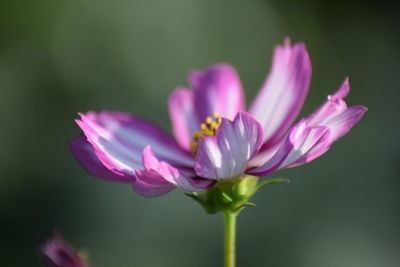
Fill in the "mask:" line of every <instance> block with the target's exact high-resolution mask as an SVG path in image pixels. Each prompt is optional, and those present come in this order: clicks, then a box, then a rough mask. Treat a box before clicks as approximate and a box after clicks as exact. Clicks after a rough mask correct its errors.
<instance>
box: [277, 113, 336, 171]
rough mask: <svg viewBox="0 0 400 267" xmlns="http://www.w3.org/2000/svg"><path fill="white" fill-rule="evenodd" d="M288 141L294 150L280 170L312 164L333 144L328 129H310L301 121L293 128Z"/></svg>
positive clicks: (321, 127)
mask: <svg viewBox="0 0 400 267" xmlns="http://www.w3.org/2000/svg"><path fill="white" fill-rule="evenodd" d="M288 139H289V140H290V142H291V143H292V144H293V148H292V150H291V151H290V153H289V154H288V156H287V157H286V159H285V161H284V162H283V163H282V165H281V166H280V167H279V169H283V168H286V167H295V166H299V165H302V164H304V163H307V162H310V161H312V160H313V159H315V158H317V157H319V156H321V155H322V154H324V153H325V152H326V151H327V150H328V149H329V146H330V145H331V143H332V142H331V139H330V131H329V128H328V127H324V126H316V127H310V126H308V125H307V121H306V120H303V121H300V122H299V123H298V124H296V125H295V126H294V127H293V128H292V130H291V131H290V133H289V135H288Z"/></svg>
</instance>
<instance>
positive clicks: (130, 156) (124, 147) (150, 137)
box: [76, 111, 193, 175]
mask: <svg viewBox="0 0 400 267" xmlns="http://www.w3.org/2000/svg"><path fill="white" fill-rule="evenodd" d="M80 115H81V120H76V122H77V123H78V125H79V126H80V127H81V129H82V130H83V132H84V134H85V136H86V138H87V140H88V142H90V143H91V144H92V145H93V147H94V149H95V153H96V155H97V157H98V159H99V160H100V161H101V162H102V163H103V165H104V166H105V167H107V168H108V169H110V170H112V171H113V172H116V173H119V174H126V173H128V174H130V175H133V174H134V170H137V169H140V168H141V166H142V164H141V154H142V150H143V149H144V147H145V146H147V145H151V146H152V147H153V149H154V152H155V154H156V155H157V157H159V158H160V159H162V160H166V161H168V162H170V163H171V164H173V165H176V166H191V165H192V164H193V162H192V159H191V157H190V156H189V154H187V153H186V152H184V151H182V150H181V149H180V148H179V146H178V145H177V144H176V142H175V141H174V140H173V139H172V138H171V137H170V136H168V135H167V134H165V133H164V132H163V131H161V130H160V129H158V128H157V127H155V126H154V125H152V124H150V123H148V122H145V121H143V120H139V119H137V118H135V117H133V116H131V115H129V114H126V113H121V112H110V111H103V112H100V113H93V112H90V113H87V114H80Z"/></svg>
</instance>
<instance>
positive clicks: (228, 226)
mask: <svg viewBox="0 0 400 267" xmlns="http://www.w3.org/2000/svg"><path fill="white" fill-rule="evenodd" d="M236 216H237V213H234V212H232V211H229V210H226V211H224V222H225V265H224V266H225V267H235V253H236Z"/></svg>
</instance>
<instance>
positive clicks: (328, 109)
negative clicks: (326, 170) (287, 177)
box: [279, 79, 367, 169]
mask: <svg viewBox="0 0 400 267" xmlns="http://www.w3.org/2000/svg"><path fill="white" fill-rule="evenodd" d="M349 90H350V85H349V81H348V79H345V81H344V82H343V84H342V86H341V87H340V88H339V89H338V91H337V92H336V93H335V94H334V95H331V96H328V100H327V101H326V102H325V103H324V104H323V105H321V106H320V107H319V108H317V110H316V111H315V112H313V113H311V114H310V115H309V116H307V117H306V118H304V119H302V120H301V121H300V122H299V123H297V124H296V125H295V126H294V127H293V128H292V130H290V133H289V138H290V140H291V142H293V144H294V147H293V150H292V151H291V152H290V153H289V155H288V157H287V158H286V160H285V161H284V162H283V163H282V166H281V167H279V168H280V169H282V168H285V167H287V168H290V167H295V166H299V165H302V164H305V163H307V162H310V161H312V160H314V159H315V158H317V157H319V156H321V155H322V154H324V153H325V152H326V151H327V150H328V149H329V148H330V146H331V144H332V143H333V142H335V141H336V140H338V139H339V138H340V137H342V136H343V135H345V134H346V133H347V132H348V131H350V129H351V128H352V127H353V126H354V125H355V124H356V123H357V122H358V121H359V120H360V119H361V118H362V116H363V115H364V113H365V112H366V111H367V108H366V107H363V106H352V107H347V104H346V102H345V101H344V100H343V97H345V96H347V94H348V93H349Z"/></svg>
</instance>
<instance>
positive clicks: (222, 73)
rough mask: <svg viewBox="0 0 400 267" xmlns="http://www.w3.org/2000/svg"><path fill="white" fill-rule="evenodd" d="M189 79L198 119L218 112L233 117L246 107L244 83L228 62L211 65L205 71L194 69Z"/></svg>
mask: <svg viewBox="0 0 400 267" xmlns="http://www.w3.org/2000/svg"><path fill="white" fill-rule="evenodd" d="M189 81H190V83H191V85H192V87H193V92H194V105H195V110H196V114H197V118H198V121H200V122H203V121H204V120H205V119H206V118H207V117H210V116H212V115H213V114H214V113H215V112H217V113H218V114H219V115H220V116H222V117H226V118H229V119H233V118H234V117H235V116H236V114H237V113H238V112H239V111H243V110H244V108H245V97H244V94H243V89H242V84H241V82H240V79H239V76H238V74H237V73H236V71H235V69H234V68H233V67H231V66H229V65H227V64H219V65H214V66H211V67H210V68H208V69H206V70H205V71H204V72H200V71H194V72H192V73H191V74H190V77H189Z"/></svg>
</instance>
